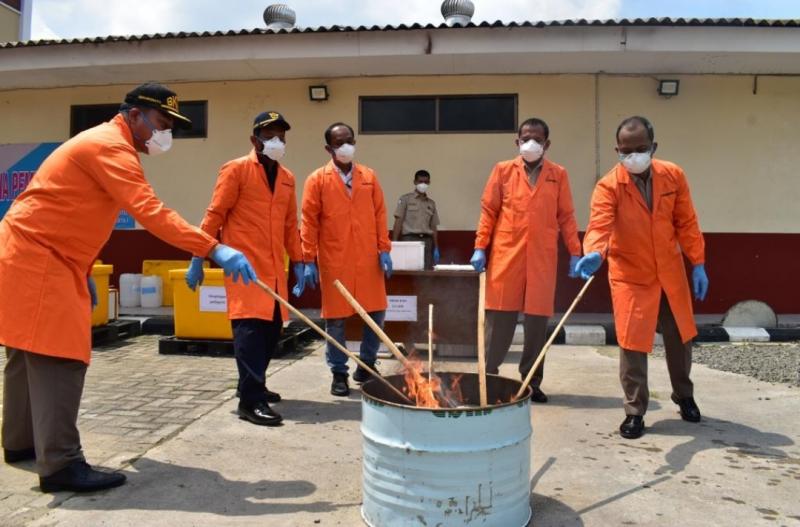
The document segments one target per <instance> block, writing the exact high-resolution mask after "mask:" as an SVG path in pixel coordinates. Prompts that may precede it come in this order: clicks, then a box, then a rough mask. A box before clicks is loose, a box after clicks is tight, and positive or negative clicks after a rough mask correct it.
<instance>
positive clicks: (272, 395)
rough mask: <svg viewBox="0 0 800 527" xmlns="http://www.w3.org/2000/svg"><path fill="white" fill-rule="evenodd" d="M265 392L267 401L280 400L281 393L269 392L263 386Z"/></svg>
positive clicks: (276, 401) (275, 401)
mask: <svg viewBox="0 0 800 527" xmlns="http://www.w3.org/2000/svg"><path fill="white" fill-rule="evenodd" d="M264 389H265V390H266V393H267V402H268V403H279V402H281V394H279V393H278V392H271V391H269V389H268V388H264Z"/></svg>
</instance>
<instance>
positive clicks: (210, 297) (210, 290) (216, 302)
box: [200, 285, 228, 313]
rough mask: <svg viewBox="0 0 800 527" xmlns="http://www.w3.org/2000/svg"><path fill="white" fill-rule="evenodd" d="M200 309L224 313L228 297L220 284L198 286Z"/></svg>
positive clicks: (226, 309) (226, 308)
mask: <svg viewBox="0 0 800 527" xmlns="http://www.w3.org/2000/svg"><path fill="white" fill-rule="evenodd" d="M200 311H204V312H214V313H225V312H226V311H228V297H227V296H225V288H224V287H222V286H210V285H209V286H205V285H204V286H200Z"/></svg>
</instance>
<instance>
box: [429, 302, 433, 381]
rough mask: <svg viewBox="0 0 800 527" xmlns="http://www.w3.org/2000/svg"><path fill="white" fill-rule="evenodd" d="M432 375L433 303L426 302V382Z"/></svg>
mask: <svg viewBox="0 0 800 527" xmlns="http://www.w3.org/2000/svg"><path fill="white" fill-rule="evenodd" d="M432 377H433V304H428V382H431V378H432Z"/></svg>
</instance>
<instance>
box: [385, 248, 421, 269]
mask: <svg viewBox="0 0 800 527" xmlns="http://www.w3.org/2000/svg"><path fill="white" fill-rule="evenodd" d="M392 268H393V269H395V270H397V271H421V270H423V269H425V242H392Z"/></svg>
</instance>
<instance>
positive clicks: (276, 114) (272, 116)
mask: <svg viewBox="0 0 800 527" xmlns="http://www.w3.org/2000/svg"><path fill="white" fill-rule="evenodd" d="M280 116H281V114H279V113H275V112H269V118H270V119H271V120H273V121H274V120H275V119H277V118H278V117H280Z"/></svg>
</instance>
